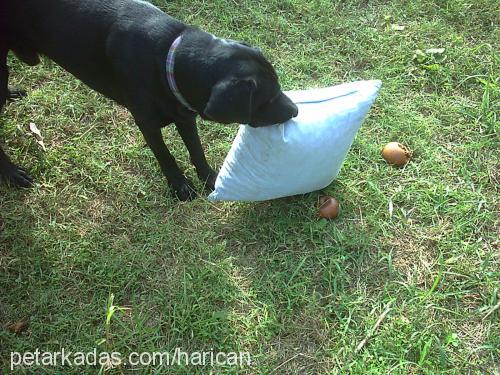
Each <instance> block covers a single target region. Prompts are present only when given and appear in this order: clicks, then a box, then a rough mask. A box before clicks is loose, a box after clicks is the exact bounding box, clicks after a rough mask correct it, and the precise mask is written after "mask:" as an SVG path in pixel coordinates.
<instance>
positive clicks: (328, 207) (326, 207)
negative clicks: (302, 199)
mask: <svg viewBox="0 0 500 375" xmlns="http://www.w3.org/2000/svg"><path fill="white" fill-rule="evenodd" d="M319 201H320V206H319V216H320V217H322V218H325V219H335V218H336V217H337V216H338V214H339V211H340V204H339V202H338V200H336V199H335V198H333V197H329V196H321V197H320V198H319Z"/></svg>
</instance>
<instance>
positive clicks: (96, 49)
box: [0, 0, 298, 200]
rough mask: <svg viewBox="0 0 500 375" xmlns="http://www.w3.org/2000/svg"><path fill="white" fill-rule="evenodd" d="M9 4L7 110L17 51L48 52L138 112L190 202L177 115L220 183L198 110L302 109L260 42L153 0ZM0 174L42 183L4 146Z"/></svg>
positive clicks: (4, 16)
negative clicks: (207, 26) (167, 138)
mask: <svg viewBox="0 0 500 375" xmlns="http://www.w3.org/2000/svg"><path fill="white" fill-rule="evenodd" d="M0 2H1V5H0V25H1V26H0V38H1V39H0V109H1V107H2V106H3V104H4V103H5V101H6V99H7V98H8V97H9V92H8V86H7V76H8V70H7V62H6V61H7V53H8V51H9V50H12V51H13V52H14V53H15V54H16V55H17V56H18V57H19V58H20V59H21V60H22V61H24V62H25V63H27V64H29V65H35V64H37V63H38V62H39V57H38V55H39V54H44V55H46V56H48V57H49V58H50V59H52V60H54V61H55V62H56V63H57V64H59V65H60V66H61V67H63V68H64V69H66V70H67V71H68V72H70V73H72V74H73V75H74V76H75V77H77V78H78V79H80V80H82V81H83V82H84V83H86V84H87V85H88V86H90V87H91V88H93V89H94V90H96V91H98V92H100V93H101V94H103V95H105V96H107V97H108V98H111V99H113V100H115V101H116V102H118V103H119V104H121V105H123V106H125V107H126V108H128V109H129V110H130V112H131V113H132V115H133V117H134V119H135V121H136V123H137V125H138V126H139V128H140V130H141V132H142V134H143V135H144V138H145V139H146V142H147V144H148V145H149V147H150V148H151V150H152V151H153V153H154V154H155V156H156V159H157V160H158V162H159V164H160V167H161V169H162V171H163V173H164V175H165V176H166V177H167V179H168V182H169V184H170V185H171V186H172V187H173V189H174V190H175V193H176V195H177V196H178V197H179V198H180V199H182V200H187V199H191V198H193V197H194V195H195V194H194V190H193V188H192V183H191V182H190V181H189V180H188V179H187V178H186V177H185V176H184V175H183V173H182V171H181V170H180V169H179V167H178V166H177V164H176V162H175V159H174V158H173V157H172V155H171V154H170V152H169V151H168V149H167V147H166V145H165V143H164V142H163V139H162V136H161V128H162V127H163V126H165V125H167V124H170V123H172V122H174V123H175V126H176V128H177V130H178V132H179V133H180V135H181V138H182V140H183V141H184V143H185V144H186V147H187V148H188V150H189V154H190V157H191V161H192V163H193V164H194V166H195V167H196V171H197V174H198V177H199V178H200V179H201V180H203V181H204V182H205V184H206V186H207V187H209V188H212V189H213V185H214V183H215V179H216V176H217V174H216V172H215V171H214V170H213V169H212V168H211V167H210V166H209V165H208V163H207V161H206V159H205V155H204V153H203V150H202V146H201V143H200V139H199V137H198V133H197V130H196V116H197V115H200V116H201V117H202V118H204V119H208V120H212V121H216V122H220V123H224V124H228V123H244V124H249V125H251V126H254V127H258V126H268V125H272V124H276V123H280V122H284V121H286V120H288V119H290V118H292V117H294V116H296V115H297V111H298V109H297V106H295V104H293V103H292V102H291V101H290V99H289V98H288V97H286V96H285V95H284V94H283V92H282V91H281V89H280V86H279V83H278V77H277V75H276V72H275V71H274V69H273V67H272V66H271V64H270V63H269V62H268V61H267V60H266V59H265V58H264V56H263V55H262V53H261V52H260V51H259V50H258V49H254V48H251V47H250V46H248V45H246V44H244V43H238V42H235V41H230V40H225V39H219V38H216V37H214V36H213V35H211V34H208V33H206V32H203V31H201V30H199V29H197V28H195V27H191V26H188V25H185V24H184V23H182V22H180V21H177V20H176V19H174V18H172V17H170V16H168V15H166V14H165V13H163V12H162V11H160V10H159V9H158V8H156V7H154V6H153V5H151V4H149V3H147V2H144V1H141V0H85V1H78V0H43V1H41V0H7V1H5V0H1V1H0ZM167 60H168V61H167ZM174 67H175V69H174ZM0 174H1V175H2V176H3V177H4V178H6V179H8V180H10V181H11V182H12V183H14V184H17V185H19V186H29V185H31V184H32V180H31V178H30V177H29V176H28V175H27V174H26V171H25V170H24V169H22V168H20V167H17V166H16V165H14V164H13V163H12V162H11V161H10V160H9V158H8V157H7V155H6V154H5V153H4V152H3V150H2V149H1V148H0Z"/></svg>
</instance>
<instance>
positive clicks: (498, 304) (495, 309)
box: [482, 301, 500, 320]
mask: <svg viewBox="0 0 500 375" xmlns="http://www.w3.org/2000/svg"><path fill="white" fill-rule="evenodd" d="M499 307H500V301H499V302H498V303H497V304H496V305H495V306H493V307H492V308H491V309H490V311H488V313H487V314H486V315H485V316H483V319H482V320H486V318H487V317H488V316H490V315H491V314H493V313H494V312H495V311H497V310H498V308H499Z"/></svg>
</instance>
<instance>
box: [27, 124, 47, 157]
mask: <svg viewBox="0 0 500 375" xmlns="http://www.w3.org/2000/svg"><path fill="white" fill-rule="evenodd" d="M30 132H31V133H33V135H34V136H35V139H36V143H38V144H39V145H40V147H41V148H42V150H43V151H47V149H46V148H45V144H44V143H43V137H42V133H40V130H38V128H37V127H36V125H35V123H34V122H30Z"/></svg>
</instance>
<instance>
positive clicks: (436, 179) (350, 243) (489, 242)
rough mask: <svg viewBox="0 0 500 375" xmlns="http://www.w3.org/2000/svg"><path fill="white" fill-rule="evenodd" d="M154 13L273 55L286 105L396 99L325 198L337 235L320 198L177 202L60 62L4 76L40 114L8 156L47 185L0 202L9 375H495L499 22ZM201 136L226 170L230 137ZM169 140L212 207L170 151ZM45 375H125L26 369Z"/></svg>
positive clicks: (407, 12)
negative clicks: (26, 361)
mask: <svg viewBox="0 0 500 375" xmlns="http://www.w3.org/2000/svg"><path fill="white" fill-rule="evenodd" d="M156 4H157V5H158V6H160V7H161V8H162V9H163V10H165V11H166V12H167V13H169V14H171V15H173V16H174V17H176V18H179V19H181V20H183V21H185V22H187V23H190V24H194V25H198V26H199V27H201V28H203V29H205V30H207V31H210V32H212V33H214V34H216V35H218V36H223V37H228V38H232V39H236V40H244V41H246V42H249V43H251V44H254V45H257V46H259V47H261V48H262V50H263V51H264V53H265V54H266V56H267V57H268V58H269V59H270V60H271V61H272V62H273V64H274V65H275V67H276V70H277V72H278V74H279V76H280V79H281V83H282V86H283V87H284V88H285V89H299V88H309V87H320V86H326V85H332V84H337V83H341V82H345V81H353V80H357V79H381V80H382V81H383V87H382V90H381V93H380V96H379V98H378V99H377V102H376V104H375V106H374V107H373V108H372V111H371V113H370V116H369V118H368V119H367V121H366V122H365V124H364V125H363V127H362V129H361V131H360V133H359V134H358V137H357V138H356V141H355V142H354V144H353V147H352V149H351V151H350V153H349V155H348V158H347V160H346V162H345V164H344V166H343V169H342V171H341V173H340V175H339V177H338V179H337V181H335V182H334V183H333V184H332V185H331V186H329V187H328V188H327V189H325V190H324V191H323V193H326V194H329V195H333V196H335V197H337V199H338V200H339V201H340V202H341V206H342V211H341V214H340V216H339V217H338V218H337V219H336V220H333V221H325V220H320V219H319V218H318V216H317V208H316V201H317V199H318V195H319V194H320V192H315V193H310V194H307V195H304V196H297V197H291V198H285V199H279V200H274V201H269V202H262V203H246V204H244V203H234V202H231V203H210V202H208V201H207V200H206V194H204V193H202V196H201V198H199V199H196V200H195V201H192V202H188V203H184V202H179V201H177V200H176V199H174V198H173V197H172V195H171V194H170V192H169V189H168V187H167V184H166V180H165V179H164V177H163V176H162V175H161V172H160V170H159V168H158V166H157V164H156V160H155V159H154V156H153V154H152V153H151V152H150V151H149V149H148V148H146V147H145V146H144V144H145V142H144V140H143V139H142V137H141V135H140V133H139V131H138V129H137V127H136V126H135V124H134V122H133V119H132V118H131V116H130V115H129V113H128V112H127V111H126V110H124V109H123V108H121V107H119V106H117V105H115V104H113V103H112V102H111V101H109V100H107V99H106V98H104V97H102V96H100V95H98V94H96V93H95V92H93V91H91V90H90V89H88V88H87V87H86V86H85V85H84V84H82V83H81V82H79V81H77V80H76V79H74V78H73V77H72V76H71V75H70V74H68V73H66V72H64V71H63V70H62V69H61V68H59V67H58V66H56V65H55V64H54V63H52V62H51V61H49V60H47V59H44V60H43V62H42V63H41V64H40V65H38V66H36V67H34V68H31V67H28V66H26V65H23V64H21V63H20V62H19V61H17V60H16V59H15V57H14V56H13V55H12V56H10V63H9V64H10V67H11V78H10V84H11V85H15V86H19V87H23V88H25V89H27V90H28V93H29V95H28V97H26V98H25V99H22V100H19V101H16V102H13V103H10V104H9V105H8V106H6V108H4V112H3V113H2V115H1V116H0V139H1V141H2V143H3V144H4V145H5V146H6V150H8V152H9V154H10V155H11V156H12V158H13V160H15V161H16V162H18V163H19V164H21V165H23V166H25V167H27V168H28V169H29V170H30V172H31V174H32V176H33V177H34V178H35V179H36V181H37V184H36V186H35V187H34V188H33V189H31V190H19V189H13V188H9V187H7V186H5V185H1V186H0V293H1V294H0V373H9V372H10V369H9V366H10V353H11V352H26V351H34V350H35V349H36V348H39V349H40V350H43V351H58V350H60V349H61V348H65V349H66V350H67V351H84V352H87V351H91V350H93V348H97V350H98V351H103V352H112V351H116V352H120V353H122V354H124V355H125V354H127V353H131V352H133V351H137V352H145V351H150V352H153V351H170V352H173V351H174V350H175V349H174V348H177V347H178V348H181V349H182V350H183V351H186V352H194V351H210V350H213V351H217V352H218V351H223V352H231V351H232V352H239V351H244V352H249V353H250V355H251V360H252V363H251V365H247V364H245V365H242V366H229V365H226V366H215V367H211V366H185V365H177V366H171V367H167V366H163V367H160V366H154V365H150V366H143V367H136V368H135V369H134V371H133V373H144V374H146V373H148V374H150V373H153V372H155V370H156V373H165V374H170V373H172V374H195V373H199V374H208V373H223V374H271V373H276V374H326V373H331V374H337V373H338V374H344V373H350V374H367V373H372V374H388V373H391V374H420V373H422V374H440V373H446V374H468V373H470V374H495V373H497V374H498V372H499V371H500V368H499V365H498V358H499V357H500V346H499V333H500V332H499V321H498V317H499V310H496V308H498V306H499V302H500V301H499V300H500V298H499V294H500V290H499V271H498V270H499V255H500V254H499V250H498V234H497V233H498V232H497V231H498V224H499V222H498V209H499V199H498V178H499V175H498V123H497V117H496V116H497V115H496V113H497V112H498V110H499V92H500V90H499V85H500V80H499V70H498V67H499V66H500V58H499V54H498V41H499V40H500V33H499V29H498V25H499V21H500V20H499V15H500V6H499V4H498V2H496V1H495V0H475V1H467V0H447V1H445V0H443V1H440V0H435V1H430V0H427V1H424V0H416V1H382V0H376V1H362V0H346V1H343V2H340V1H338V2H337V1H335V2H333V1H326V0H266V1H251V0H241V1H240V0H215V1H202V0H194V1H189V2H186V1H179V0H176V1H169V2H167V1H160V0H158V1H156ZM429 49H434V50H430V51H429ZM436 49H437V50H436ZM439 49H444V51H443V50H439ZM417 50H418V51H417ZM30 122H33V123H35V124H36V125H37V126H38V128H39V129H40V131H41V132H42V135H43V136H44V142H45V146H46V148H47V151H45V152H44V151H43V150H42V149H41V148H40V146H39V145H38V144H37V143H36V141H35V138H34V137H33V135H32V134H30V132H29V130H28V124H29V123H30ZM199 131H200V133H201V134H200V136H201V138H202V142H203V143H204V146H205V149H206V153H207V157H208V159H209V161H210V163H211V164H212V165H213V166H216V167H220V166H221V164H222V162H223V160H224V156H225V155H226V153H227V151H228V150H229V147H230V145H231V142H232V139H233V137H234V135H235V134H236V131H237V126H236V125H231V126H225V125H220V124H215V123H209V122H203V121H201V122H199ZM164 137H165V139H166V141H167V144H168V145H169V147H170V148H171V150H172V152H173V154H174V155H175V156H176V157H177V160H178V161H179V163H180V164H181V165H182V167H183V168H184V169H185V170H186V173H187V175H188V176H189V177H191V178H192V179H193V180H194V181H196V184H197V187H198V189H199V190H200V192H201V191H202V186H201V184H200V183H199V182H198V181H197V180H196V178H195V177H196V173H195V171H194V168H193V167H192V166H191V165H190V164H189V158H188V155H187V151H186V149H185V148H184V146H183V144H182V141H181V140H180V137H179V136H178V135H177V134H176V132H175V129H174V128H167V129H165V131H164ZM389 141H399V142H401V143H404V144H406V145H407V146H408V147H409V148H410V149H411V150H412V151H413V159H412V161H411V162H410V163H409V164H408V165H407V166H406V167H405V168H402V169H397V168H393V167H391V166H389V165H387V164H386V163H385V162H384V160H383V159H382V158H381V156H380V150H381V148H382V147H383V145H384V144H386V143H387V142H389ZM391 208H392V209H391ZM113 306H117V308H116V309H114V314H112V312H113ZM119 307H120V308H119ZM121 308H124V309H121ZM107 313H109V315H108V318H109V321H108V322H107V320H106V318H107ZM384 313H385V314H384ZM25 318H26V319H28V325H27V326H26V327H24V329H22V327H18V328H19V329H18V331H19V332H18V333H17V334H16V333H13V332H12V331H13V327H12V324H15V323H16V322H18V321H20V320H22V319H25ZM378 320H379V321H378ZM377 321H378V322H377ZM376 323H379V324H376ZM365 338H368V340H367V341H365V342H364V344H363V343H362V342H363V340H364V339H365ZM360 343H361V345H360ZM2 368H3V369H4V371H3V372H2ZM34 371H37V373H42V372H43V373H53V374H56V373H57V374H60V373H75V374H82V373H89V374H93V373H97V372H98V371H101V372H106V373H112V374H119V373H129V372H132V371H131V368H130V367H128V366H124V365H122V366H118V367H116V368H113V369H109V368H107V367H102V368H101V367H100V366H95V367H78V368H76V367H74V368H70V367H64V368H61V367H50V366H48V367H44V368H43V369H42V368H40V367H37V368H35V369H32V368H31V369H30V368H25V369H23V368H17V372H19V373H22V372H34Z"/></svg>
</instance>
